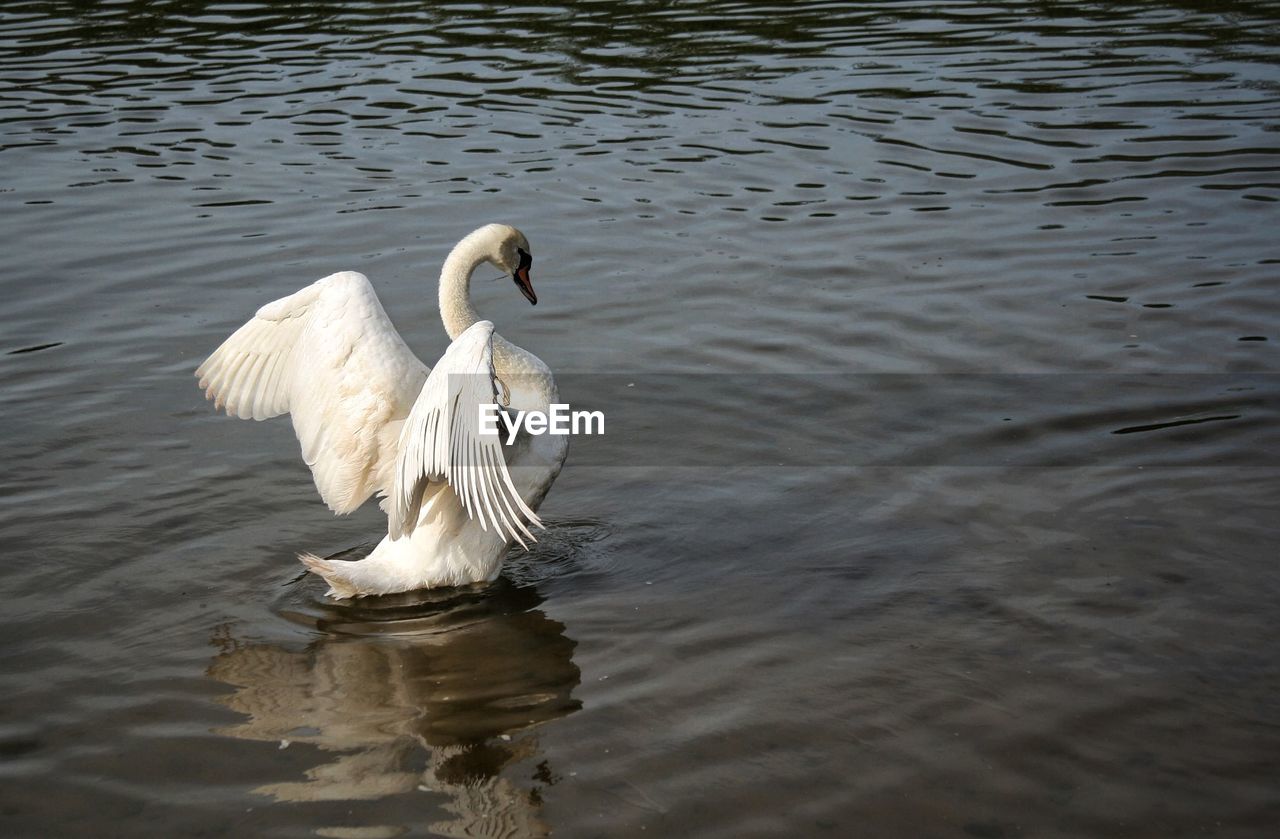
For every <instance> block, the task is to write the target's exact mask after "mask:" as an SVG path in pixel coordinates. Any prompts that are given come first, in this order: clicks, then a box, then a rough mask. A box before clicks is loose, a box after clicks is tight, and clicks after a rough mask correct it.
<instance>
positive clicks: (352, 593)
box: [298, 553, 364, 600]
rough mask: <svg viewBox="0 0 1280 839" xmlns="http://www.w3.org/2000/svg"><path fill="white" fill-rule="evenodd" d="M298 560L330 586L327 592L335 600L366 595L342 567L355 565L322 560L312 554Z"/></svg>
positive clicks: (302, 555) (301, 555)
mask: <svg viewBox="0 0 1280 839" xmlns="http://www.w3.org/2000/svg"><path fill="white" fill-rule="evenodd" d="M298 560H299V561H300V562H301V563H302V564H303V565H305V566H307V570H308V571H310V572H311V573H312V574H317V575H319V576H320V577H321V578H322V579H323V580H324V581H325V582H326V583H328V584H329V590H328V591H327V592H325V593H326V594H327V595H328V596H329V597H332V598H334V599H335V600H346V599H347V598H350V597H359V596H361V595H362V594H364V592H362V591H361V590H360V589H359V587H358V586H357V585H356V583H355V581H354V580H353V579H352V578H351V575H350V574H349V573H348V572H347V571H344V570H343V569H342V567H341V566H343V565H354V564H355V563H351V562H341V561H335V560H332V559H321V558H320V557H318V556H316V555H315V554H311V553H301V554H298Z"/></svg>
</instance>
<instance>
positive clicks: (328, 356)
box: [196, 271, 428, 513]
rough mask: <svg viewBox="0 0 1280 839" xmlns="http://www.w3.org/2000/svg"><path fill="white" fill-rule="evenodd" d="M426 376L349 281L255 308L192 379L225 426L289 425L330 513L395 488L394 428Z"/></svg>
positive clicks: (366, 293)
mask: <svg viewBox="0 0 1280 839" xmlns="http://www.w3.org/2000/svg"><path fill="white" fill-rule="evenodd" d="M427 373H428V370H427V368H426V366H425V365H423V364H422V362H420V361H419V360H418V359H417V358H416V357H415V356H414V354H413V352H412V351H411V350H410V349H409V348H408V347H407V346H406V345H405V343H404V340H403V339H402V338H401V337H400V334H399V333H398V332H397V331H396V329H395V327H394V326H393V325H392V323H391V319H390V318H388V317H387V313H386V311H385V310H384V309H383V308H382V304H381V303H380V302H379V301H378V297H377V295H376V294H375V293H374V291H373V287H372V286H371V285H370V284H369V281H368V279H367V278H365V276H364V275H363V274H359V273H356V272H354V271H344V272H340V273H337V274H332V275H330V276H328V277H325V278H324V279H322V280H318V281H316V282H315V283H312V284H311V285H309V286H307V287H306V288H304V289H302V290H300V291H298V292H296V293H295V294H291V295H289V296H287V297H282V298H280V299H279V300H275V301H273V302H271V303H268V304H267V305H265V306H263V307H262V308H260V309H259V310H258V311H257V313H256V314H255V315H254V317H253V319H252V320H250V321H249V322H248V323H246V324H244V325H243V326H241V327H240V328H239V329H237V330H236V331H235V332H234V333H233V334H232V335H231V337H230V338H228V339H227V340H226V341H225V342H223V344H222V346H220V347H219V348H218V349H217V350H215V351H214V352H213V354H212V355H210V356H209V358H208V359H206V360H205V362H204V363H203V364H201V365H200V367H199V368H198V369H197V370H196V376H198V377H199V379H200V386H201V387H202V388H204V389H205V395H206V396H207V397H208V398H210V399H213V400H214V401H215V404H216V405H217V406H218V407H220V408H221V407H223V406H225V407H226V411H227V413H228V414H230V415H232V416H236V417H240V418H241V419H255V420H263V419H267V418H269V417H275V416H279V415H280V414H283V413H286V412H287V413H289V414H290V415H291V417H292V419H293V428H294V432H295V433H296V434H297V436H298V441H299V443H300V444H301V446H302V457H303V460H304V461H305V462H306V464H307V465H308V466H309V467H311V472H312V476H313V477H314V478H315V482H316V488H317V489H318V490H319V491H320V496H321V497H322V498H323V499H324V501H325V503H326V504H328V505H329V508H330V509H332V510H333V511H334V512H335V513H348V512H351V511H352V510H354V509H356V508H357V507H359V506H360V505H361V504H362V503H364V501H365V500H366V499H368V498H369V496H371V495H372V494H373V493H375V492H382V493H384V494H386V493H387V492H388V490H389V489H390V487H391V485H392V484H393V483H394V482H395V481H394V475H393V474H392V471H391V470H392V468H393V467H394V465H395V457H396V444H397V442H398V431H399V422H400V421H402V420H404V418H405V417H407V416H408V414H409V411H410V409H411V408H412V407H413V404H414V399H415V397H416V396H417V395H418V393H419V391H420V390H421V389H422V383H423V381H425V379H426V377H427Z"/></svg>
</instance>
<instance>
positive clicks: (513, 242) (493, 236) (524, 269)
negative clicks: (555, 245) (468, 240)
mask: <svg viewBox="0 0 1280 839" xmlns="http://www.w3.org/2000/svg"><path fill="white" fill-rule="evenodd" d="M476 232H477V233H483V234H484V236H485V238H486V239H488V240H489V246H490V252H489V262H490V263H492V264H493V265H494V266H495V267H497V269H498V270H499V271H501V272H502V273H504V274H509V275H510V276H511V279H512V280H514V281H515V284H516V288H518V289H520V293H521V294H523V295H524V296H525V299H526V300H528V301H529V302H530V303H532V304H533V305H535V306H536V305H538V295H537V294H536V293H534V290H533V281H532V280H531V279H529V268H530V267H532V265H533V251H532V250H530V248H529V240H528V239H526V238H525V237H524V234H523V233H521V232H520V231H519V230H516V229H515V228H514V227H511V226H510V225H506V224H490V225H486V226H485V227H482V228H480V230H478V231H476Z"/></svg>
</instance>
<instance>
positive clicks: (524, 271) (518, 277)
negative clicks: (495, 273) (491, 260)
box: [511, 265, 538, 306]
mask: <svg viewBox="0 0 1280 839" xmlns="http://www.w3.org/2000/svg"><path fill="white" fill-rule="evenodd" d="M511 279H513V280H515V281H516V285H517V286H519V287H520V292H521V293H522V294H523V295H524V296H525V298H526V299H528V301H529V302H530V303H532V304H533V305H535V306H536V305H538V295H537V294H535V293H534V291H533V281H532V280H530V279H529V269H528V268H525V267H524V266H523V265H522V266H520V267H519V268H517V269H516V272H515V273H514V274H512V275H511Z"/></svg>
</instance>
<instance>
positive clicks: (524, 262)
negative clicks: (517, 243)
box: [516, 248, 533, 271]
mask: <svg viewBox="0 0 1280 839" xmlns="http://www.w3.org/2000/svg"><path fill="white" fill-rule="evenodd" d="M516 253H518V254H520V264H519V265H517V266H516V270H517V271H518V270H520V269H521V268H523V269H524V270H526V271H528V270H529V267H530V266H532V265H533V257H532V256H529V254H528V253H526V252H525V250H524V248H516Z"/></svg>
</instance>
